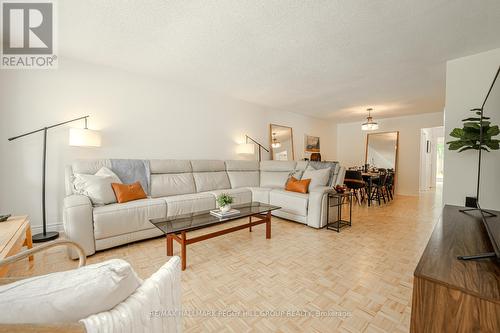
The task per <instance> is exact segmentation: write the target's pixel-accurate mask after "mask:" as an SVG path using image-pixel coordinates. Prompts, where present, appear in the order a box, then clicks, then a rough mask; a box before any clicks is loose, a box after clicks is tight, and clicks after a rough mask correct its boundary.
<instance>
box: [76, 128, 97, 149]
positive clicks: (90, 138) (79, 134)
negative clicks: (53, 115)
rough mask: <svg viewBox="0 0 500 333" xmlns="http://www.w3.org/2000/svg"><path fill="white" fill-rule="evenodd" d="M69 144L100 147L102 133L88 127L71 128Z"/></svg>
mask: <svg viewBox="0 0 500 333" xmlns="http://www.w3.org/2000/svg"><path fill="white" fill-rule="evenodd" d="M69 145H70V146H79V147H100V146H101V134H100V133H99V132H97V131H92V130H89V129H87V128H70V129H69Z"/></svg>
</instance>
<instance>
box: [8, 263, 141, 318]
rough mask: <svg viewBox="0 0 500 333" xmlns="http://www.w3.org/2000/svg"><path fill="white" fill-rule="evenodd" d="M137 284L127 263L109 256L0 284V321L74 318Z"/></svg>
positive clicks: (110, 304) (109, 304) (111, 303)
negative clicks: (108, 257) (105, 259)
mask: <svg viewBox="0 0 500 333" xmlns="http://www.w3.org/2000/svg"><path fill="white" fill-rule="evenodd" d="M140 285H141V280H140V279H139V278H138V277H137V275H136V274H135V272H134V271H133V269H132V267H131V266H130V264H129V263H127V262H126V261H124V260H120V259H112V260H108V261H104V262H100V263H97V264H93V265H88V266H84V267H81V268H78V269H73V270H69V271H64V272H57V273H51V274H47V275H42V276H36V277H32V278H29V279H24V280H21V281H17V282H14V283H11V284H8V285H4V286H0V322H1V323H3V324H7V323H9V324H22V323H31V324H53V323H56V322H59V323H68V322H76V321H78V320H80V319H83V318H85V317H88V316H90V315H92V314H95V313H99V312H103V311H107V310H110V309H112V308H114V307H115V306H116V305H117V304H119V303H121V302H122V301H124V300H125V299H126V298H127V297H129V296H130V295H131V294H132V293H134V291H135V290H136V289H137V288H138V287H139V286H140Z"/></svg>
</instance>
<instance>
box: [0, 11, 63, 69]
mask: <svg viewBox="0 0 500 333" xmlns="http://www.w3.org/2000/svg"><path fill="white" fill-rule="evenodd" d="M1 18H2V59H1V67H2V68H11V69H12V68H25V69H26V68H55V67H56V65H57V63H56V62H57V56H56V55H55V54H54V44H55V43H54V4H53V3H52V2H48V1H40V2H26V1H24V2H17V1H3V2H2V15H1Z"/></svg>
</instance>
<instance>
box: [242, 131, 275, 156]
mask: <svg viewBox="0 0 500 333" xmlns="http://www.w3.org/2000/svg"><path fill="white" fill-rule="evenodd" d="M248 141H252V142H253V143H249V142H248ZM255 145H257V147H259V162H260V161H261V160H262V150H261V149H264V150H265V151H267V152H268V153H269V149H267V148H266V147H264V146H263V145H261V144H260V143H258V142H257V141H255V140H254V139H252V138H251V137H249V136H248V135H245V143H242V144H240V145H239V147H238V150H237V154H241V155H254V154H255Z"/></svg>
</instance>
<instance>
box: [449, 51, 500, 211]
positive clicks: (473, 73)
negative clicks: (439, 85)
mask: <svg viewBox="0 0 500 333" xmlns="http://www.w3.org/2000/svg"><path fill="white" fill-rule="evenodd" d="M498 66H500V49H495V50H491V51H489V52H484V53H480V54H476V55H473V56H469V57H464V58H459V59H455V60H451V61H449V62H448V63H447V66H446V108H445V135H446V137H445V140H446V141H449V140H451V139H452V138H451V137H449V136H448V134H449V133H450V132H451V131H452V130H453V128H455V127H462V122H461V119H463V118H466V117H468V116H470V115H471V112H469V111H468V110H469V109H471V108H474V107H480V106H481V103H482V102H483V100H484V98H485V96H486V93H487V91H488V89H489V86H490V84H491V82H492V80H493V77H494V75H495V73H496V71H497V69H498ZM484 111H485V115H487V116H489V117H491V121H492V122H493V123H494V124H497V125H498V124H500V82H499V81H497V83H496V85H495V87H494V90H493V92H492V95H491V97H490V100H489V102H488V104H487V105H486V107H485V110H484ZM497 138H498V137H497ZM477 156H478V155H477V151H466V152H462V153H457V152H456V151H449V150H448V149H445V155H444V170H445V171H444V184H443V186H444V189H443V191H444V192H443V202H444V203H445V204H453V205H460V206H463V205H464V204H465V197H466V196H475V194H476V177H477V175H476V173H477V164H478V158H477ZM499 170H500V152H499V151H494V152H490V153H485V154H483V165H482V175H481V177H482V182H481V192H480V202H481V206H482V207H483V208H490V209H496V210H500V175H499Z"/></svg>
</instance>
